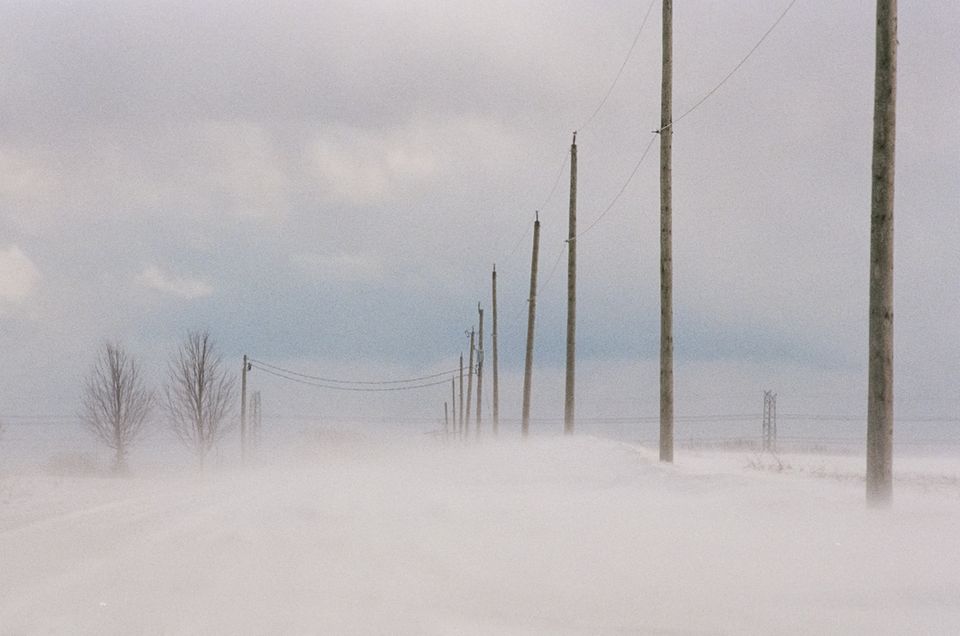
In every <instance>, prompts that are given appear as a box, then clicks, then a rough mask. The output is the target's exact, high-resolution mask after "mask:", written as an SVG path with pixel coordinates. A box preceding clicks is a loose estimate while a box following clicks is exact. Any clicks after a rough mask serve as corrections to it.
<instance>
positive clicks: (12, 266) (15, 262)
mask: <svg viewBox="0 0 960 636" xmlns="http://www.w3.org/2000/svg"><path fill="white" fill-rule="evenodd" d="M39 280H40V272H39V271H38V270H37V267H36V266H35V265H34V264H33V261H32V260H30V257H29V256H27V255H26V254H24V253H23V250H21V249H20V248H19V247H17V246H16V245H11V246H10V247H8V248H6V249H2V250H0V304H8V303H10V304H19V303H20V302H22V301H23V300H25V299H26V298H27V297H28V296H29V295H30V294H31V293H32V292H33V289H34V287H35V286H36V284H37V282H38V281H39Z"/></svg>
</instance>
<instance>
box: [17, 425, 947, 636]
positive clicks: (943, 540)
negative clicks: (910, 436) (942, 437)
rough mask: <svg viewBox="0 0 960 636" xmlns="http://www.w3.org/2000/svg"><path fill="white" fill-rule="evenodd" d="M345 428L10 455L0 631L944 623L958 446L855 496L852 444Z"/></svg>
mask: <svg viewBox="0 0 960 636" xmlns="http://www.w3.org/2000/svg"><path fill="white" fill-rule="evenodd" d="M355 430H356V429H354V432H349V431H346V430H343V431H335V430H330V429H324V430H320V429H316V430H312V431H300V432H298V433H297V434H294V435H291V437H290V439H289V440H287V442H285V443H283V444H280V443H277V444H270V445H266V444H265V445H264V447H263V448H262V449H261V450H260V452H259V453H258V454H257V457H256V461H254V462H251V464H252V465H249V466H247V467H246V468H245V469H241V467H240V466H238V465H236V464H235V463H234V462H233V461H232V457H233V455H234V454H233V453H226V452H224V453H223V454H222V455H221V457H222V460H221V461H219V462H215V463H214V465H213V466H210V467H208V469H207V470H206V471H205V472H204V473H203V474H199V473H197V472H196V470H195V469H193V468H192V467H190V466H189V464H188V463H182V464H177V463H176V462H173V461H170V459H169V458H167V459H164V460H162V461H161V458H159V457H155V458H154V459H155V461H154V462H153V463H150V462H149V461H147V460H148V459H149V458H148V453H145V452H141V453H139V454H138V455H135V457H134V459H135V460H136V462H135V463H134V465H133V467H132V472H131V474H130V475H128V476H126V477H115V476H111V475H110V474H109V473H106V472H103V471H101V470H100V469H99V468H97V467H96V461H94V462H93V465H92V466H91V465H84V464H83V463H82V462H81V463H80V464H79V465H66V464H64V462H63V461H62V459H61V462H60V465H57V464H56V463H50V462H46V463H44V462H31V461H26V460H24V461H21V463H20V465H19V467H18V468H16V469H12V468H9V466H10V464H9V463H8V464H6V465H7V466H8V468H6V469H4V470H3V471H2V473H0V553H2V554H3V555H4V556H3V567H2V569H0V626H2V630H0V631H2V632H4V633H49V632H54V633H96V634H130V633H208V634H211V633H212V634H245V633H251V634H253V633H261V634H265V633H338V634H349V633H383V634H387V633H389V634H451V633H460V634H491V633H504V634H624V633H637V634H651V633H652V634H676V633H682V634H687V633H692V634H698V633H711V634H714V633H730V634H735V633H758V634H759V633H768V634H769V633H783V634H789V633H805V634H813V633H816V634H826V633H838V634H840V633H842V634H878V633H890V634H902V633H957V632H958V630H960V593H958V590H960V548H958V544H957V542H956V538H955V530H956V528H957V527H960V459H958V458H956V457H943V456H941V457H939V458H936V459H930V458H923V457H913V458H907V459H904V460H902V461H900V462H899V463H898V464H897V471H896V480H897V484H896V488H897V496H896V502H895V506H894V507H893V509H892V510H886V511H877V510H871V509H868V508H866V507H865V506H864V504H863V482H862V475H863V465H862V457H857V456H849V455H833V456H827V455H813V454H808V455H803V454H782V455H772V454H761V453H757V452H728V453H723V452H719V451H716V450H704V451H694V450H689V449H682V450H678V455H677V460H678V461H677V463H676V465H663V464H660V463H659V462H658V461H657V457H656V451H655V450H653V449H651V448H649V447H645V446H642V445H639V444H631V443H626V442H622V441H616V440H611V439H601V438H597V437H592V436H587V435H581V436H575V437H572V438H562V437H550V436H541V437H534V438H532V439H530V440H528V441H527V442H526V443H522V442H520V441H519V440H513V441H508V440H506V439H503V438H505V437H507V436H502V438H501V439H497V440H495V439H493V438H491V437H487V438H484V439H481V440H480V441H479V442H478V441H476V440H472V441H467V442H465V441H461V440H456V441H454V440H444V439H443V438H442V437H434V436H429V435H416V436H415V435H411V434H400V433H398V434H396V435H392V436H390V435H383V434H377V435H362V434H359V433H357V432H355ZM156 446H157V447H158V448H159V447H160V446H162V445H156ZM94 457H95V456H94Z"/></svg>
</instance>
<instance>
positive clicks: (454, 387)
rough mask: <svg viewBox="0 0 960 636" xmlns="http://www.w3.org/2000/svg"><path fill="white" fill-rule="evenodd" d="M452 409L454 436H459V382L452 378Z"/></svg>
mask: <svg viewBox="0 0 960 636" xmlns="http://www.w3.org/2000/svg"><path fill="white" fill-rule="evenodd" d="M450 408H451V409H452V410H453V434H454V435H456V434H457V381H456V380H455V379H453V378H450Z"/></svg>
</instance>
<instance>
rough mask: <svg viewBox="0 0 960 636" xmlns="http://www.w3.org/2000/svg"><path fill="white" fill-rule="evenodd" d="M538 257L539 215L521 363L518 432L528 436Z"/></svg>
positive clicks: (531, 260)
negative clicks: (521, 384) (520, 405)
mask: <svg viewBox="0 0 960 636" xmlns="http://www.w3.org/2000/svg"><path fill="white" fill-rule="evenodd" d="M539 257H540V214H539V212H538V213H537V216H536V220H534V222H533V256H532V257H531V259H530V297H529V298H528V299H527V354H526V357H525V359H524V362H523V411H522V420H521V425H520V430H521V432H522V434H523V436H524V437H527V436H528V435H529V434H530V380H531V376H532V373H533V327H534V324H535V322H536V317H537V260H538V259H539Z"/></svg>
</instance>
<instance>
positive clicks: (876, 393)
mask: <svg viewBox="0 0 960 636" xmlns="http://www.w3.org/2000/svg"><path fill="white" fill-rule="evenodd" d="M896 9H897V3H896V0H877V13H876V68H875V76H874V93H875V94H874V121H873V161H872V163H873V168H872V193H871V226H870V227H871V229H870V328H869V372H868V373H869V378H868V405H867V412H868V416H867V499H868V501H869V502H870V503H871V504H881V505H882V504H884V503H886V502H888V501H889V500H890V499H891V496H892V458H893V291H892V290H893V191H894V140H895V119H896V118H895V111H896V109H895V105H896V99H895V98H896V48H897V17H896V14H897V10H896ZM661 61H662V69H661V86H660V100H661V101H660V128H659V129H658V130H657V133H658V134H659V135H660V460H661V461H663V462H672V461H673V447H674V426H673V424H674V395H673V385H674V378H673V241H672V220H673V203H672V187H673V186H672V152H673V143H672V142H673V113H672V109H673V1H672V0H663V7H662V57H661ZM576 216H577V138H576V133H574V135H573V143H572V144H571V147H570V208H569V226H568V233H567V338H566V378H565V380H566V381H565V385H564V414H563V430H564V432H565V433H567V434H570V433H573V431H574V428H575V397H574V396H575V372H576V275H577V270H576V258H577V244H576V243H577V241H576V239H577V234H576ZM539 246H540V219H539V214H538V215H537V217H536V219H535V221H534V230H533V253H532V259H531V264H530V295H529V297H528V310H527V342H526V355H525V358H524V374H523V406H522V417H521V432H522V435H523V436H524V437H526V436H527V435H528V434H529V430H530V390H531V376H532V370H533V341H534V328H535V324H536V307H537V304H536V301H537V263H538V258H539ZM493 307H494V316H493V320H494V325H496V320H497V318H496V267H494V273H493ZM480 324H481V328H480V340H481V351H480V354H479V356H480V364H479V365H478V367H477V372H478V376H477V394H478V401H477V432H478V434H479V430H480V413H481V411H480V401H479V396H480V391H481V382H482V375H481V373H482V341H483V313H482V310H481V312H480ZM472 334H473V332H472V331H471V350H470V355H471V365H470V372H471V374H472V371H473V363H472V357H473V335H472ZM494 334H496V327H494ZM493 355H494V380H493V381H494V401H493V404H494V406H493V409H494V431H495V432H496V430H497V426H498V412H499V411H498V409H499V405H498V399H499V396H498V394H497V388H496V387H497V382H498V379H497V367H496V356H497V345H496V335H494V354H493ZM461 360H462V356H461ZM461 383H462V379H461ZM468 403H469V388H468ZM460 411H461V421H462V419H463V404H462V384H461V406H460ZM467 418H468V423H469V413H468V415H467Z"/></svg>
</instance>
